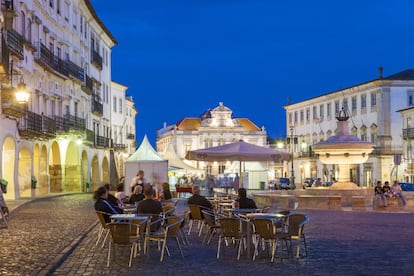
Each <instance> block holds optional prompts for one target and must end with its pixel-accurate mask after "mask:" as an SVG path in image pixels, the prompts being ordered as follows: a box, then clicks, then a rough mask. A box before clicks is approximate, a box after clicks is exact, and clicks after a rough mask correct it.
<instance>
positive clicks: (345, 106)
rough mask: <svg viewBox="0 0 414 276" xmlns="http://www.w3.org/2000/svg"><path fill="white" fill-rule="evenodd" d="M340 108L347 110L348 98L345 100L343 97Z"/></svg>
mask: <svg viewBox="0 0 414 276" xmlns="http://www.w3.org/2000/svg"><path fill="white" fill-rule="evenodd" d="M342 108H343V109H344V110H346V111H348V100H347V99H344V100H343V101H342Z"/></svg>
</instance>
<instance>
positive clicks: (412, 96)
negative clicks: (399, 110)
mask: <svg viewBox="0 0 414 276" xmlns="http://www.w3.org/2000/svg"><path fill="white" fill-rule="evenodd" d="M413 105H414V91H408V106H413Z"/></svg>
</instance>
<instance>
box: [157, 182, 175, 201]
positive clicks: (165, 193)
mask: <svg viewBox="0 0 414 276" xmlns="http://www.w3.org/2000/svg"><path fill="white" fill-rule="evenodd" d="M161 188H162V192H161V193H160V196H159V197H160V200H170V199H172V195H171V191H170V185H169V184H168V183H167V182H164V183H162V184H161Z"/></svg>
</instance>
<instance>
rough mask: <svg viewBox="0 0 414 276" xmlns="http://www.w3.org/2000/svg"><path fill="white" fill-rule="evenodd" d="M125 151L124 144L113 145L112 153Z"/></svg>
mask: <svg viewBox="0 0 414 276" xmlns="http://www.w3.org/2000/svg"><path fill="white" fill-rule="evenodd" d="M125 149H126V145H125V144H114V151H124V150H125Z"/></svg>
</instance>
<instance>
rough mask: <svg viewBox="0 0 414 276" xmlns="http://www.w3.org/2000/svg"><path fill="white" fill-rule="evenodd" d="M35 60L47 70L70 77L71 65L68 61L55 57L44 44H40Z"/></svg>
mask: <svg viewBox="0 0 414 276" xmlns="http://www.w3.org/2000/svg"><path fill="white" fill-rule="evenodd" d="M36 48H37V51H36V54H35V59H36V61H37V62H38V63H39V64H40V65H42V66H43V67H45V68H46V69H49V70H53V71H55V72H57V73H59V74H61V75H63V76H66V77H69V65H68V63H67V62H66V61H64V60H62V59H61V58H59V57H58V56H55V55H54V54H53V52H52V51H50V50H49V49H48V48H47V47H46V46H45V45H43V43H39V45H38V47H36Z"/></svg>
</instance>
